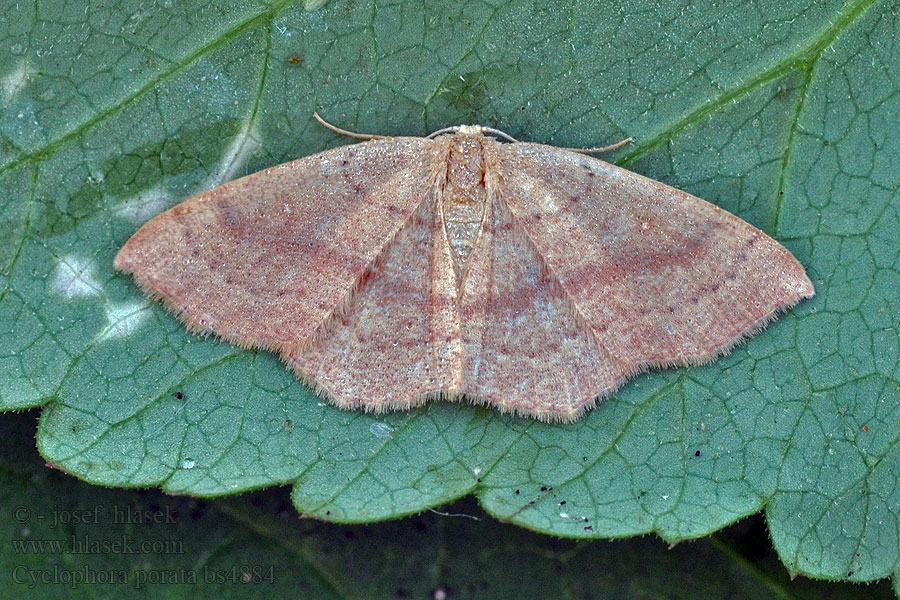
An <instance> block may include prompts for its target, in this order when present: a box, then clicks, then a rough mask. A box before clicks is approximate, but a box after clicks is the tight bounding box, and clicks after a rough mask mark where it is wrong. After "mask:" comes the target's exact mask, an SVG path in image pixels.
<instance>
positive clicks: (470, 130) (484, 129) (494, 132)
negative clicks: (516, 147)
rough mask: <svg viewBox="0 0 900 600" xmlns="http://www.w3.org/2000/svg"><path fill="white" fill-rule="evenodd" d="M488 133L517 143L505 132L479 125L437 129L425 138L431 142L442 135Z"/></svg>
mask: <svg viewBox="0 0 900 600" xmlns="http://www.w3.org/2000/svg"><path fill="white" fill-rule="evenodd" d="M458 131H459V132H462V133H490V134H491V135H498V136H500V137H502V138H505V139H506V140H508V141H510V142H518V141H519V140H517V139H516V138H514V137H513V136H511V135H509V134H508V133H506V132H503V131H500V130H499V129H494V128H493V127H482V126H481V125H454V126H453V127H444V128H443V129H438V130H437V131H432V132H431V133H429V134H428V135H427V136H426V137H427V138H428V139H430V140H433V139H434V138H436V137H437V136H439V135H441V134H443V133H456V132H458Z"/></svg>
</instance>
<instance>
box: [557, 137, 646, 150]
mask: <svg viewBox="0 0 900 600" xmlns="http://www.w3.org/2000/svg"><path fill="white" fill-rule="evenodd" d="M633 141H634V138H633V137H627V138H625V139H624V140H622V141H621V142H616V143H615V144H610V145H609V146H603V147H602V148H563V150H569V151H571V152H577V153H579V154H596V153H599V152H609V151H610V150H615V149H616V148H621V147H622V146H624V145H625V144H628V143H630V142H633Z"/></svg>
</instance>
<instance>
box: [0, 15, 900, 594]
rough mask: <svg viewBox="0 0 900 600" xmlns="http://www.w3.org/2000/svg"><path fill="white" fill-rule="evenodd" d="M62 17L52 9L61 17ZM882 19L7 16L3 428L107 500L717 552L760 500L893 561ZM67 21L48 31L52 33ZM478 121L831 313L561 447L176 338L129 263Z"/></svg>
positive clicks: (791, 558) (629, 402)
mask: <svg viewBox="0 0 900 600" xmlns="http://www.w3.org/2000/svg"><path fill="white" fill-rule="evenodd" d="M54 6H55V5H54ZM898 8H900V6H898V5H897V3H896V2H887V1H882V2H872V1H870V0H858V1H851V2H847V3H845V4H842V3H840V2H812V1H807V2H801V1H794V0H791V1H788V2H775V1H774V0H773V1H771V2H769V1H758V2H753V3H750V4H744V5H741V6H740V7H738V6H731V5H728V4H724V5H723V4H721V3H712V2H695V3H691V4H689V5H682V4H678V3H675V2H662V3H658V2H648V3H646V4H644V3H627V4H625V5H621V6H618V5H617V6H609V5H606V4H603V3H592V2H581V3H577V4H576V5H574V6H572V5H570V3H562V4H560V5H559V6H556V5H553V4H552V3H551V4H547V3H544V4H541V5H536V4H530V3H524V2H509V1H504V2H496V3H491V4H488V3H483V4H467V5H463V6H458V5H455V4H453V3H449V4H448V3H438V2H435V3H431V2H429V3H425V4H415V5H411V4H399V5H389V6H382V5H374V4H371V3H365V2H364V3H354V2H338V1H335V2H329V3H327V4H325V5H323V6H321V7H318V8H317V9H316V10H307V9H306V8H305V7H304V6H303V5H302V4H299V3H289V2H285V1H280V2H274V3H262V2H252V3H251V2H246V3H240V2H224V1H222V2H218V3H213V4H210V3H198V2H182V3H175V4H173V5H172V6H169V7H164V6H162V5H160V6H158V7H152V6H149V7H148V6H146V5H145V4H144V3H138V2H134V3H128V2H122V3H119V5H117V6H116V7H115V9H113V8H110V7H106V8H97V10H93V11H83V10H82V9H78V8H77V6H76V5H59V7H54V8H53V9H52V10H50V11H45V10H37V9H36V8H35V6H34V5H33V4H32V3H30V2H22V1H20V2H16V3H9V4H8V5H6V6H4V7H3V8H2V9H0V16H2V19H0V23H2V24H0V43H2V44H3V45H5V47H7V48H9V50H10V51H9V52H6V53H2V54H0V82H2V85H0V94H2V95H3V111H2V113H0V181H2V187H3V189H4V190H5V191H6V193H5V194H4V195H3V198H2V199H0V211H2V212H0V215H2V218H0V231H2V232H3V233H4V239H6V240H10V242H9V243H7V244H4V245H3V247H2V248H0V268H2V274H3V279H2V283H0V285H2V288H0V381H2V390H0V407H2V408H3V409H6V410H13V409H20V408H25V407H31V406H44V407H45V408H44V409H43V413H42V416H41V423H40V428H39V433H38V439H37V443H38V447H39V449H40V451H41V453H42V454H43V456H44V457H45V458H46V459H47V460H48V461H50V462H52V463H53V464H55V465H57V466H59V467H60V468H63V469H65V470H67V471H69V472H71V473H73V474H75V475H77V476H78V477H80V478H82V479H84V480H86V481H89V482H94V483H98V484H103V485H108V486H129V487H143V486H160V487H162V488H163V489H164V490H166V491H169V492H173V493H181V494H190V495H196V496H218V495H223V494H228V493H234V492H239V491H243V490H248V489H252V488H261V487H267V486H272V485H276V484H289V485H291V486H292V498H293V502H294V504H295V506H296V507H297V509H298V510H299V511H301V512H303V513H307V514H312V515H315V516H317V517H319V518H322V519H327V520H334V521H344V522H366V521H374V520H381V519H389V518H395V517H398V516H402V515H406V514H411V513H415V512H418V511H421V510H423V509H425V508H428V507H433V506H438V505H440V504H443V503H445V502H448V501H450V500H453V499H456V498H459V497H461V496H463V495H466V494H475V495H476V496H477V498H478V500H479V502H480V503H481V504H482V506H484V508H485V509H486V510H487V511H488V512H489V513H491V514H493V515H495V516H497V517H500V518H502V519H506V520H509V521H511V522H514V523H517V524H520V525H522V526H524V527H528V528H531V529H535V530H539V531H544V532H548V533H553V534H556V535H561V536H573V537H625V536H632V535H638V534H642V533H646V532H656V533H658V534H659V535H660V536H662V537H663V538H665V539H666V540H669V541H677V540H682V539H687V538H694V537H700V536H705V535H709V534H710V533H711V532H713V531H715V530H717V529H719V528H721V527H723V526H725V525H727V524H729V523H731V522H733V521H736V520H738V519H740V518H742V517H744V516H746V515H749V514H752V513H754V512H757V511H759V510H761V509H764V510H765V515H766V519H767V523H768V526H769V528H770V532H771V535H772V539H773V541H774V544H775V548H776V549H777V551H778V553H779V555H780V557H781V559H782V560H783V561H784V563H785V564H786V565H787V567H788V569H789V570H790V571H792V572H798V573H805V574H810V575H814V576H817V577H825V578H830V579H837V578H846V579H851V580H856V581H869V580H873V579H877V578H881V577H887V576H890V575H892V574H894V573H895V572H896V569H897V564H898V559H900V535H898V530H900V526H898V525H900V523H898V519H900V492H898V486H897V478H896V473H897V472H898V467H900V465H898V461H900V454H898V444H897V439H898V434H900V403H898V400H900V386H898V383H897V381H898V377H900V366H898V356H900V341H898V333H897V332H898V320H900V316H898V315H900V300H898V293H897V289H898V288H900V274H898V254H900V253H898V250H900V243H898V236H897V233H896V232H897V231H898V229H900V199H898V189H900V135H897V134H898V125H897V122H898V115H900V42H898V40H897V39H896V35H895V34H896V31H897V30H898V28H900V23H898V21H897V19H898V17H897V16H896V14H897V13H898ZM53 11H59V12H53ZM313 110H318V111H319V112H320V113H321V114H323V115H324V116H325V117H327V118H328V119H329V120H331V121H333V122H335V123H337V124H339V125H341V126H343V127H346V128H349V129H355V130H360V131H366V132H373V133H380V134H397V135H399V134H408V135H409V134H411V135H423V134H426V133H428V132H430V131H433V130H435V129H439V128H441V127H444V126H448V125H453V124H458V123H473V122H477V123H480V124H482V125H487V126H493V127H498V128H500V129H503V130H504V131H506V132H508V133H509V134H511V135H513V136H515V137H517V138H519V139H525V140H530V141H538V142H544V143H550V144H555V145H559V146H591V145H601V144H603V143H607V142H611V141H615V140H618V139H620V138H622V137H624V136H626V135H629V136H633V137H634V138H635V140H636V141H635V143H634V144H633V145H631V146H629V147H626V148H624V149H622V150H620V151H617V152H616V153H613V154H612V155H611V156H607V157H605V158H607V159H608V160H612V161H614V162H617V163H618V164H621V165H624V166H626V167H628V168H630V169H632V170H635V171H637V172H639V173H642V174H644V175H647V176H650V177H653V178H655V179H658V180H661V181H664V182H666V183H668V184H670V185H673V186H676V187H679V188H681V189H685V190H686V191H689V192H691V193H693V194H695V195H698V196H700V197H702V198H705V199H707V200H709V201H711V202H713V203H715V204H718V205H719V206H722V207H723V208H725V209H727V210H729V211H731V212H734V213H736V214H738V215H739V216H741V217H742V218H744V219H746V220H748V221H749V222H751V223H752V224H754V225H756V226H757V227H760V228H761V229H763V230H764V231H766V232H767V233H769V234H770V235H772V236H773V237H775V238H776V239H778V240H779V241H781V242H782V243H784V244H785V245H787V246H788V247H789V248H790V249H791V251H792V252H794V254H795V255H796V256H797V258H798V259H799V260H800V262H801V263H802V264H804V265H805V266H806V268H807V270H808V272H809V274H810V277H811V278H812V280H813V282H814V284H815V285H816V289H817V296H816V297H815V298H814V299H813V300H812V301H809V302H804V303H803V304H801V305H800V306H799V307H798V308H796V309H795V310H794V311H792V312H791V313H789V314H788V315H785V316H784V317H782V318H781V319H779V320H778V321H777V322H775V323H774V324H773V325H771V326H770V327H769V328H768V329H766V330H765V332H763V333H761V334H759V335H757V336H756V337H755V338H753V339H752V340H750V341H749V342H748V343H747V344H745V345H743V346H741V347H740V348H738V349H736V350H735V351H734V352H733V353H732V354H731V355H729V356H728V357H725V358H723V359H721V360H719V361H717V362H715V363H713V364H711V365H708V366H705V367H702V368H692V369H679V370H672V371H665V372H659V373H652V374H647V375H643V376H640V377H638V378H636V379H635V380H634V381H632V382H631V383H629V384H627V385H626V386H625V388H623V390H622V391H621V392H619V393H618V394H617V395H616V396H615V397H614V398H612V399H610V400H607V401H606V402H604V403H603V404H602V405H601V406H600V407H599V408H598V409H595V410H594V411H592V412H591V413H589V414H588V415H587V417H586V418H585V419H583V420H582V421H579V422H578V423H576V424H574V425H548V424H542V423H537V422H533V421H529V420H524V419H516V418H510V417H504V416H500V415H498V414H496V413H495V412H491V411H487V410H484V409H481V408H475V407H470V406H461V405H448V404H430V405H428V406H426V407H425V408H423V409H421V410H416V411H413V412H412V413H408V414H404V413H397V414H390V415H387V416H372V415H364V414H359V413H352V412H341V411H339V410H336V409H334V408H332V407H330V406H327V405H325V404H324V403H323V402H322V401H321V400H320V399H318V398H316V397H315V396H313V395H312V394H311V393H310V391H309V390H308V389H306V388H305V387H303V386H302V385H301V384H299V383H298V382H297V381H296V380H295V379H294V378H293V377H292V376H291V375H290V374H289V373H288V372H287V371H286V370H285V369H284V368H283V367H282V365H281V364H279V363H278V361H277V360H276V359H275V357H273V356H272V355H269V354H266V353H256V352H249V351H243V350H239V349H236V348H234V347H232V346H229V345H227V344H223V343H219V342H216V341H215V340H212V339H202V338H199V337H196V336H192V335H190V334H188V333H187V332H186V331H185V330H184V328H183V327H182V326H181V325H180V324H179V323H178V322H177V320H176V319H174V318H173V317H172V316H170V315H168V314H166V313H165V311H163V310H162V309H161V308H160V307H159V306H158V305H156V304H154V303H150V302H148V301H147V300H146V298H145V297H144V296H143V295H142V294H141V293H140V292H139V290H138V289H137V288H136V287H135V286H134V285H133V283H132V282H131V280H130V279H128V278H126V277H123V276H121V275H119V274H116V273H115V272H114V271H113V270H112V268H111V265H112V258H113V256H114V255H115V253H116V251H117V249H118V248H119V247H120V246H121V244H122V243H123V242H124V241H125V240H126V239H127V238H128V237H129V236H130V235H131V234H132V233H133V232H134V231H135V229H136V228H137V227H138V226H139V225H140V224H141V223H143V222H144V221H146V220H147V219H149V218H150V217H152V216H154V215H155V214H158V213H159V212H161V211H162V210H164V209H166V208H168V207H170V206H173V205H174V204H176V203H178V202H180V201H181V200H184V199H185V198H187V197H189V196H191V195H193V194H194V193H197V192H199V191H202V190H204V189H208V188H210V187H212V186H214V185H216V184H219V183H221V182H223V181H227V180H229V179H232V178H234V177H237V176H240V175H243V174H246V173H249V172H253V171H256V170H259V169H261V168H264V167H267V166H271V165H274V164H277V163H279V162H283V161H286V160H289V159H292V158H295V157H298V156H304V155H307V154H311V153H314V152H317V151H320V150H322V149H324V148H325V147H328V146H331V145H336V144H344V143H348V142H349V140H347V139H342V138H338V137H336V136H335V135H333V134H332V132H329V131H326V130H324V129H322V128H321V127H319V126H317V125H316V124H315V123H314V122H313V121H312V119H311V118H310V114H311V113H312V111H313Z"/></svg>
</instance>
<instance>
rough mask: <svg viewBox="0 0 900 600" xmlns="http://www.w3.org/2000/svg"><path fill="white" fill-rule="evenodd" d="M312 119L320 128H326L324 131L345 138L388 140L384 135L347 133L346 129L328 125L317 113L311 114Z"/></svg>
mask: <svg viewBox="0 0 900 600" xmlns="http://www.w3.org/2000/svg"><path fill="white" fill-rule="evenodd" d="M313 118H314V119H315V120H316V121H318V122H319V124H320V125H321V126H322V127H324V128H326V129H330V130H332V131H334V132H336V133H339V134H341V135H346V136H347V137H352V138H358V139H361V140H386V139H388V136H386V135H376V134H374V133H356V132H354V131H348V130H346V129H341V128H340V127H338V126H337V125H332V124H331V123H329V122H328V121H326V120H325V119H323V118H322V117H320V116H319V113H317V112H313Z"/></svg>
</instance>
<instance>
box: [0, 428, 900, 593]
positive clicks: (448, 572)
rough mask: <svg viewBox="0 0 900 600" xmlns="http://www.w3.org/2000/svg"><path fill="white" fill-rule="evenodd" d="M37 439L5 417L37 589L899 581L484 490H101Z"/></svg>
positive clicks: (735, 586)
mask: <svg viewBox="0 0 900 600" xmlns="http://www.w3.org/2000/svg"><path fill="white" fill-rule="evenodd" d="M33 434H34V415H33V414H25V415H16V416H15V417H12V416H10V417H9V418H6V419H3V420H0V505H2V506H3V508H4V511H5V512H4V517H5V518H4V519H3V520H2V521H0V572H2V573H4V580H3V581H4V590H5V591H6V593H7V594H14V595H15V597H16V598H19V599H21V600H31V599H32V598H34V599H39V600H46V599H48V598H57V597H58V598H66V599H67V600H68V599H73V598H74V599H82V598H83V599H89V598H110V597H115V598H117V599H120V598H122V599H128V598H154V599H165V598H207V597H213V598H266V599H268V600H271V599H272V598H282V597H284V598H296V597H302V598H304V599H319V598H321V599H323V600H328V599H343V598H365V599H371V600H375V599H380V598H385V599H394V600H396V599H398V598H399V599H403V598H436V597H439V594H436V593H435V592H437V591H438V590H443V591H444V592H445V593H446V594H447V597H448V598H521V599H522V600H529V599H532V598H534V599H541V600H543V599H546V598H597V599H602V598H621V597H623V596H626V595H627V597H628V598H632V599H635V600H640V599H645V598H646V599H648V600H649V599H657V598H661V597H665V598H670V599H672V600H678V599H681V598H684V599H689V598H698V597H702V598H708V599H710V600H713V599H717V598H721V599H723V600H724V599H726V598H728V599H731V600H739V599H747V600H750V599H753V600H768V599H771V600H780V599H783V598H786V597H790V598H797V599H798V600H799V599H803V598H808V599H810V600H812V599H818V598H823V597H828V598H834V599H835V600H840V599H846V600H850V599H855V598H860V599H861V598H866V599H869V600H872V599H886V598H890V597H892V593H891V589H890V586H889V585H888V584H887V582H881V583H880V584H878V585H876V586H866V587H862V586H854V585H851V584H840V585H838V584H832V583H819V582H814V581H812V580H809V579H805V578H798V579H796V580H793V581H791V580H790V579H789V577H788V574H787V573H786V572H785V570H784V568H783V567H782V566H781V564H780V563H779V562H778V559H777V557H776V556H775V554H774V551H773V550H772V549H771V545H770V543H769V540H768V538H767V536H766V533H765V526H764V524H763V523H762V520H761V519H751V520H748V521H744V522H743V523H741V524H740V525H738V526H734V527H731V528H729V529H728V530H726V531H724V532H722V533H719V534H716V535H715V536H714V537H713V538H712V539H710V540H703V541H700V542H696V543H686V544H679V545H678V546H677V547H675V548H674V549H667V548H666V545H665V544H664V543H663V542H661V541H660V540H658V539H652V538H643V539H631V540H619V541H616V542H612V543H603V544H601V543H593V544H585V543H580V542H575V541H570V540H559V539H556V538H552V537H548V536H543V535H540V534H536V533H532V532H529V531H525V530H523V529H521V528H519V527H515V526H512V525H508V524H502V523H500V522H498V521H496V520H495V519H491V518H489V517H486V515H484V513H483V512H482V511H481V510H480V509H479V508H478V507H477V506H476V505H475V503H474V502H472V501H464V502H461V503H458V504H457V505H454V506H451V507H448V508H447V509H446V512H444V511H441V514H437V513H425V514H423V515H419V516H416V517H410V518H407V519H402V520H399V521H393V522H389V523H381V524H378V525H374V526H368V525H366V526H363V525H353V526H348V525H339V524H333V523H325V522H320V521H316V520H314V519H298V518H297V516H296V513H295V512H294V511H293V509H292V508H291V505H290V498H289V497H288V492H287V490H286V489H271V490H267V491H265V492H257V493H254V494H250V495H245V496H242V497H241V498H233V499H227V500H218V501H207V500H197V499H193V498H184V497H180V498H179V497H171V496H166V495H164V494H162V493H161V492H158V491H137V490H135V491H131V490H108V489H103V488H100V487H96V486H89V485H87V484H84V483H82V482H79V481H77V480H75V479H72V478H70V477H66V476H64V475H63V474H62V473H59V472H57V471H52V470H49V469H45V468H44V465H43V463H42V462H41V461H40V460H37V459H38V458H39V457H38V456H37V453H36V452H35V450H34V448H33V446H32V445H31V443H30V439H29V438H30V437H31V436H32V435H33ZM348 565H352V568H348ZM78 577H80V578H81V579H82V580H83V581H82V583H80V585H78V586H77V587H75V588H74V589H73V586H72V585H71V584H67V583H66V581H67V580H68V581H72V580H73V579H74V578H78ZM101 577H105V578H106V581H109V582H110V583H102V581H103V580H102V579H100V578H101ZM35 581H37V582H38V584H35ZM7 590H8V591H7ZM12 590H14V591H12ZM626 590H627V591H626ZM298 592H299V595H298Z"/></svg>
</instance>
